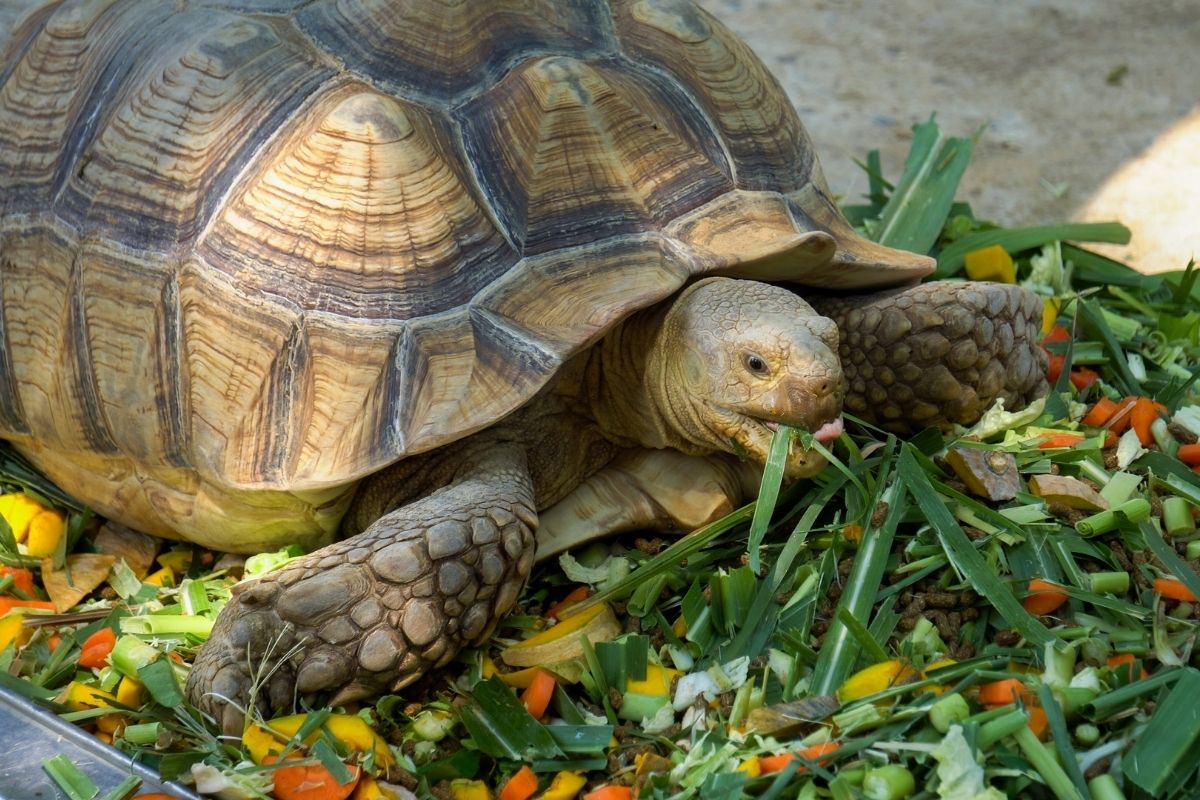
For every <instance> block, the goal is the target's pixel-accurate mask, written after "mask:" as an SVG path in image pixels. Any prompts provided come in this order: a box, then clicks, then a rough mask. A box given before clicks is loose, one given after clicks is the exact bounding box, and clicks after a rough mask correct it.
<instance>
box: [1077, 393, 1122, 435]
mask: <svg viewBox="0 0 1200 800" xmlns="http://www.w3.org/2000/svg"><path fill="white" fill-rule="evenodd" d="M1118 408H1120V406H1118V405H1117V404H1116V403H1114V402H1113V401H1112V400H1109V399H1108V398H1107V397H1101V398H1100V399H1099V400H1097V401H1096V404H1095V405H1094V406H1092V409H1091V411H1088V413H1087V414H1086V415H1085V416H1084V418H1083V424H1084V425H1088V426H1090V427H1093V428H1099V427H1100V426H1101V425H1103V424H1104V423H1106V422H1108V421H1109V420H1110V419H1112V415H1113V414H1115V413H1117V409H1118Z"/></svg>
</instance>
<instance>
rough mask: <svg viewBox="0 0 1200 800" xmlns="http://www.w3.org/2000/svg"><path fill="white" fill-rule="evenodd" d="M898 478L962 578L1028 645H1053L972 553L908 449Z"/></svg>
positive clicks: (1049, 635)
mask: <svg viewBox="0 0 1200 800" xmlns="http://www.w3.org/2000/svg"><path fill="white" fill-rule="evenodd" d="M900 474H901V476H902V478H903V480H904V485H905V486H906V487H907V488H908V491H909V493H910V494H911V495H912V497H913V500H915V501H916V503H917V505H918V506H920V508H921V511H922V513H923V514H924V515H925V518H926V519H927V520H929V524H930V525H931V526H932V527H933V531H934V533H935V534H936V535H937V537H938V540H939V541H940V542H941V543H942V547H943V549H944V550H945V551H946V557H947V558H949V559H950V563H951V564H953V565H954V567H955V569H957V570H958V571H959V573H960V574H961V575H962V576H963V578H964V579H965V580H966V581H968V582H969V583H971V584H972V585H973V587H974V589H975V591H976V592H978V593H979V594H981V595H983V596H984V597H986V598H988V599H989V600H990V601H991V602H992V605H993V606H995V608H996V610H997V611H998V612H999V613H1000V616H1002V617H1003V618H1004V620H1005V621H1006V622H1007V623H1008V624H1009V625H1011V626H1012V627H1014V628H1016V630H1017V632H1018V633H1020V634H1021V636H1023V637H1025V639H1027V640H1028V641H1030V642H1031V643H1033V644H1035V645H1039V646H1040V645H1044V644H1046V643H1048V642H1053V641H1055V636H1054V634H1052V633H1051V632H1050V631H1049V630H1048V629H1047V628H1046V626H1045V625H1043V624H1042V623H1041V621H1039V620H1038V619H1037V618H1036V617H1034V616H1033V615H1032V614H1030V613H1029V612H1028V611H1026V610H1025V609H1024V608H1023V607H1022V606H1021V603H1020V602H1018V601H1017V598H1016V596H1015V595H1013V593H1012V591H1011V590H1010V589H1009V588H1008V586H1006V585H1005V584H1004V583H1002V582H1001V581H1000V579H999V578H998V577H996V573H995V571H994V570H993V569H992V568H991V567H990V566H989V565H988V563H987V562H986V561H985V560H984V559H983V556H981V555H980V554H979V551H978V550H976V549H975V545H974V544H973V543H972V542H971V540H970V539H968V538H967V534H966V533H964V532H963V529H962V527H961V526H959V524H958V522H956V521H955V519H954V516H953V515H952V514H951V513H950V511H949V509H947V508H946V505H945V503H943V502H942V499H941V498H940V497H939V496H938V493H937V491H936V490H935V489H934V488H933V484H932V483H931V482H930V480H929V477H928V476H927V475H926V474H925V471H924V470H922V469H921V468H920V466H919V465H918V463H917V460H916V457H915V456H914V455H913V453H912V450H911V449H910V448H909V447H905V448H904V449H903V450H902V451H901V453H900Z"/></svg>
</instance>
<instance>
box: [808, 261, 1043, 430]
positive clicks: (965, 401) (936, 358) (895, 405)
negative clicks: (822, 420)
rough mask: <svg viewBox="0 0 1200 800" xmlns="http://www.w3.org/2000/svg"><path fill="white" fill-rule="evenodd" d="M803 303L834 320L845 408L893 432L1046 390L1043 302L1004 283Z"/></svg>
mask: <svg viewBox="0 0 1200 800" xmlns="http://www.w3.org/2000/svg"><path fill="white" fill-rule="evenodd" d="M806 297H807V299H808V300H809V301H810V302H811V303H812V305H813V307H814V308H816V309H817V310H818V311H819V312H820V313H822V314H824V315H825V316H827V317H830V318H831V319H833V321H834V322H836V323H837V326H838V331H839V332H840V334H841V341H840V345H839V348H838V356H839V358H840V359H841V361H842V370H843V371H844V372H845V374H846V381H847V384H848V385H849V389H848V391H847V393H846V399H845V401H844V404H845V408H846V411H847V412H849V413H851V414H855V415H857V416H859V417H862V418H863V419H866V420H867V421H868V422H873V423H875V424H876V425H879V426H881V427H883V428H887V429H888V430H893V431H896V432H897V433H907V432H911V431H919V430H920V429H922V428H925V427H932V426H941V427H945V426H947V425H949V424H950V423H958V424H961V425H971V424H973V423H974V422H976V421H977V420H978V419H979V417H980V416H981V415H982V414H983V412H985V411H987V409H988V408H989V407H990V406H991V405H992V403H993V402H995V400H996V398H998V397H1002V398H1004V400H1005V408H1007V409H1008V410H1010V411H1012V410H1015V409H1018V408H1023V407H1024V406H1025V405H1027V404H1028V403H1030V402H1032V401H1033V400H1035V399H1037V398H1038V397H1040V396H1041V395H1043V394H1045V393H1046V389H1047V384H1046V355H1045V353H1044V352H1043V351H1042V348H1041V347H1040V346H1039V342H1040V340H1041V326H1042V299H1041V298H1040V297H1038V296H1037V295H1036V294H1034V293H1033V292H1030V291H1028V290H1027V289H1022V288H1020V287H1018V286H1010V285H1007V284H1003V283H984V282H962V281H933V282H931V283H923V284H920V285H919V286H913V287H909V288H906V289H893V290H890V291H885V292H879V293H878V294H873V295H861V296H849V297H846V296H824V297H823V296H816V297H809V296H808V295H806Z"/></svg>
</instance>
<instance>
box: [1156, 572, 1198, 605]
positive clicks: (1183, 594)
mask: <svg viewBox="0 0 1200 800" xmlns="http://www.w3.org/2000/svg"><path fill="white" fill-rule="evenodd" d="M1154 591H1155V592H1156V593H1157V594H1158V595H1159V596H1160V597H1165V598H1167V599H1168V600H1180V601H1182V602H1185V603H1194V602H1196V595H1194V594H1192V590H1191V589H1189V588H1188V587H1187V586H1186V585H1184V583H1183V581H1181V580H1177V579H1175V578H1155V579H1154Z"/></svg>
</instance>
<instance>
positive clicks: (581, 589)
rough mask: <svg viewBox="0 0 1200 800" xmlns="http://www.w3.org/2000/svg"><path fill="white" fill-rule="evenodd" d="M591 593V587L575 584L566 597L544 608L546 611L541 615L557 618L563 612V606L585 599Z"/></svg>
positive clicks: (547, 617)
mask: <svg viewBox="0 0 1200 800" xmlns="http://www.w3.org/2000/svg"><path fill="white" fill-rule="evenodd" d="M591 593H592V592H591V589H589V588H588V587H586V586H576V587H575V588H574V589H572V590H571V592H570V593H569V594H568V595H567V596H566V597H564V598H563V599H562V600H559V601H558V602H557V603H555V604H554V605H552V606H550V608H548V609H546V613H545V614H543V615H542V616H544V617H545V618H546V619H558V615H559V614H561V613H562V612H563V609H564V608H566V607H567V606H570V605H574V604H575V603H580V602H582V601H584V600H586V599H587V596H588V595H589V594H591Z"/></svg>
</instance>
